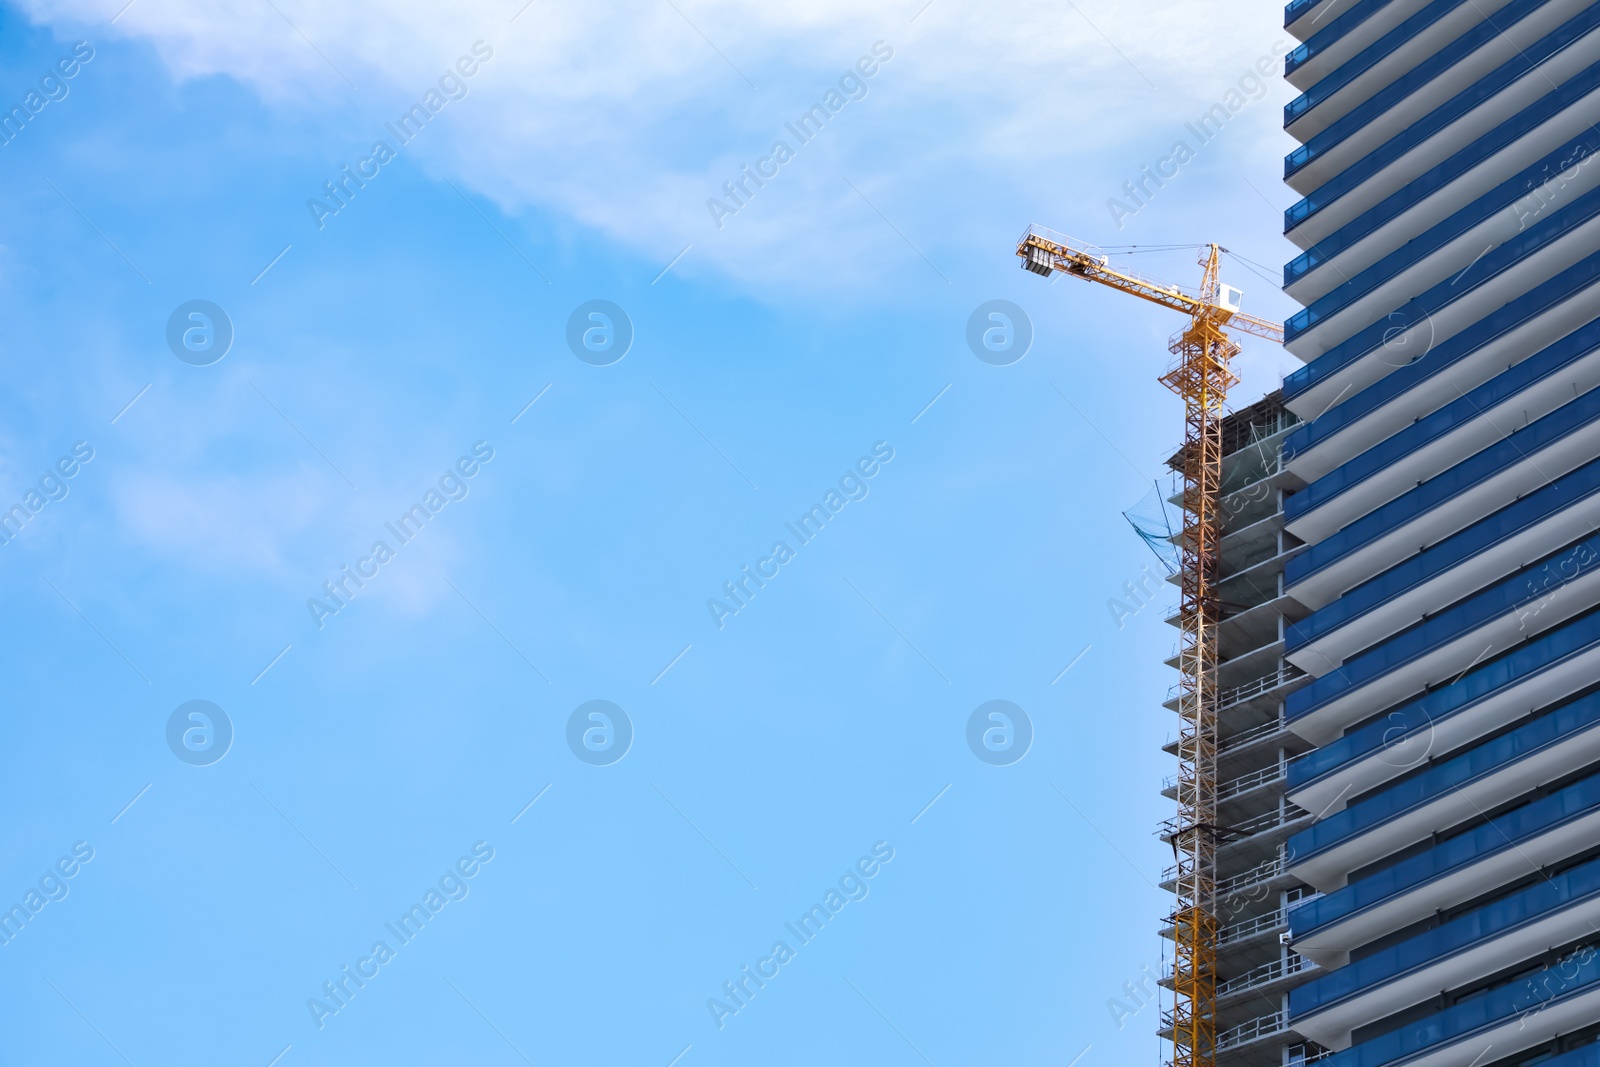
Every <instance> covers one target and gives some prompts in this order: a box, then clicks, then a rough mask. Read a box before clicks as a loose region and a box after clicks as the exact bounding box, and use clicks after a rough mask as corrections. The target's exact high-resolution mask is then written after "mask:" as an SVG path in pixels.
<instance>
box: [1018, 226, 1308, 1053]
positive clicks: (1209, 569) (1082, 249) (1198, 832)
mask: <svg viewBox="0 0 1600 1067" xmlns="http://www.w3.org/2000/svg"><path fill="white" fill-rule="evenodd" d="M1222 251H1223V249H1222V248H1221V246H1220V245H1215V244H1213V245H1209V246H1202V247H1201V256H1200V264H1201V265H1202V266H1203V267H1205V272H1204V274H1203V275H1202V276H1201V279H1200V288H1199V290H1198V291H1197V292H1190V291H1186V290H1183V289H1180V288H1179V287H1178V286H1175V285H1167V284H1163V283H1160V282H1156V281H1152V280H1150V279H1149V278H1144V277H1141V276H1140V275H1138V274H1135V273H1133V272H1131V271H1126V270H1120V269H1114V268H1112V267H1111V265H1110V257H1109V256H1107V255H1106V254H1105V253H1103V252H1102V251H1101V250H1100V249H1098V248H1095V247H1094V246H1093V245H1086V244H1084V243H1082V242H1079V241H1074V240H1073V239H1072V238H1070V237H1067V236H1065V235H1063V234H1058V233H1055V232H1053V231H1051V230H1046V229H1043V228H1041V227H1037V226H1030V227H1028V231H1027V232H1026V233H1024V234H1023V235H1022V239H1021V240H1020V241H1018V242H1017V255H1018V256H1020V257H1022V266H1023V267H1024V268H1025V269H1027V270H1030V271H1033V272H1034V273H1035V274H1039V275H1043V276H1045V277H1048V276H1049V275H1050V273H1051V272H1052V271H1061V272H1062V273H1064V274H1066V275H1068V276H1069V277H1075V278H1082V279H1083V280H1085V281H1090V282H1098V283H1100V284H1101V285H1106V286H1110V287H1111V288H1113V289H1116V290H1119V291H1121V292H1124V293H1129V294H1131V295H1133V296H1137V297H1139V298H1141V299H1144V300H1148V301H1150V302H1151V303H1153V304H1160V305H1161V306H1162V307H1167V308H1171V309H1172V310H1173V311H1178V312H1182V313H1183V314H1185V315H1187V316H1188V317H1189V322H1188V324H1187V325H1186V326H1184V328H1183V329H1181V330H1179V331H1178V332H1177V333H1176V334H1174V335H1173V336H1172V340H1171V343H1170V344H1169V345H1168V346H1167V349H1168V351H1170V352H1171V353H1172V354H1173V355H1174V356H1176V357H1177V359H1176V360H1175V361H1174V362H1173V364H1172V365H1171V366H1170V367H1169V368H1168V370H1167V372H1166V373H1165V374H1163V375H1162V376H1161V378H1160V381H1161V384H1162V385H1165V386H1166V387H1167V388H1168V389H1171V390H1172V391H1173V392H1174V393H1177V394H1178V395H1179V396H1180V397H1182V398H1183V417H1184V442H1183V530H1182V533H1181V535H1180V537H1179V546H1178V547H1179V551H1180V554H1181V560H1182V571H1181V580H1182V586H1181V587H1182V594H1181V596H1182V599H1181V602H1180V605H1179V612H1178V618H1179V626H1180V628H1181V631H1182V638H1181V642H1180V646H1179V653H1178V670H1179V672H1180V675H1181V677H1180V679H1179V699H1178V716H1179V720H1180V724H1179V738H1178V790H1177V793H1178V813H1177V816H1176V818H1174V819H1173V820H1172V821H1171V822H1169V823H1168V824H1167V826H1166V833H1165V834H1164V835H1163V836H1164V837H1165V838H1166V839H1167V840H1168V841H1170V842H1171V844H1172V848H1173V851H1174V852H1175V853H1176V854H1177V871H1178V876H1177V889H1176V894H1177V906H1176V908H1175V909H1174V911H1173V914H1172V917H1171V919H1170V920H1169V921H1170V922H1171V923H1172V924H1173V942H1174V945H1175V946H1176V947H1175V949H1174V952H1173V968H1172V988H1173V1005H1172V1012H1171V1015H1170V1016H1169V1018H1168V1020H1167V1021H1168V1022H1169V1023H1170V1025H1171V1026H1172V1043H1173V1056H1172V1065H1173V1067H1213V1065H1214V1063H1215V1060H1216V1055H1215V1053H1216V1038H1217V1028H1216V988H1217V975H1216V948H1217V913H1216V900H1215V896H1216V849H1217V841H1218V838H1219V837H1220V836H1221V834H1222V833H1223V829H1222V828H1221V827H1219V826H1218V825H1217V674H1216V666H1217V623H1218V621H1219V619H1220V602H1219V600H1218V596H1217V591H1216V587H1217V582H1218V580H1219V577H1220V576H1219V575H1218V573H1217V571H1218V566H1219V563H1220V555H1221V553H1220V550H1219V548H1218V543H1219V541H1220V539H1221V536H1222V528H1221V527H1222V521H1221V520H1222V508H1221V503H1222V501H1221V495H1222V420H1223V410H1222V408H1223V402H1224V401H1225V400H1226V399H1227V395H1228V387H1229V386H1231V385H1235V384H1237V383H1238V380H1239V379H1238V378H1237V377H1236V376H1235V375H1234V374H1233V373H1232V372H1231V371H1230V370H1229V369H1228V362H1229V360H1231V359H1232V358H1233V357H1234V356H1235V355H1237V354H1238V352H1239V346H1238V345H1237V344H1235V343H1234V342H1233V339H1232V338H1231V337H1229V335H1228V331H1229V330H1233V331H1237V332H1239V333H1247V334H1250V335H1252V336H1254V337H1262V338H1265V339H1267V340H1269V341H1276V342H1277V343H1279V344H1282V343H1283V327H1282V326H1280V325H1279V324H1278V323H1275V322H1269V321H1267V320H1266V319H1258V318H1256V317H1254V316H1252V315H1246V314H1244V313H1243V312H1241V311H1240V310H1239V298H1240V295H1241V294H1240V293H1239V291H1238V290H1237V289H1234V288H1233V287H1231V286H1228V285H1224V284H1223V283H1222V281H1221V279H1220V278H1219V277H1218V273H1219V260H1220V253H1221V252H1222Z"/></svg>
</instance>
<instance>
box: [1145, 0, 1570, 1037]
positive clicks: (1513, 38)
mask: <svg viewBox="0 0 1600 1067" xmlns="http://www.w3.org/2000/svg"><path fill="white" fill-rule="evenodd" d="M1285 24H1286V26H1287V28H1288V30H1289V31H1290V33H1292V34H1293V35H1294V36H1295V37H1296V38H1297V39H1298V40H1300V41H1302V42H1303V43H1302V44H1301V45H1300V47H1299V48H1297V49H1296V50H1295V51H1294V52H1292V53H1290V55H1289V56H1288V57H1287V59H1286V61H1285V75H1286V77H1287V78H1288V80H1289V81H1290V82H1291V83H1292V84H1293V85H1294V86H1295V87H1296V89H1298V90H1299V91H1300V93H1301V95H1299V96H1298V97H1297V98H1295V99H1294V100H1293V101H1292V102H1291V103H1290V104H1289V105H1288V106H1287V107H1286V108H1285V112H1284V120H1285V129H1287V130H1288V132H1289V133H1291V134H1292V135H1293V136H1294V138H1295V140H1296V141H1297V142H1299V145H1300V146H1299V147H1298V148H1296V149H1295V150H1294V151H1293V152H1292V153H1291V154H1290V155H1289V156H1288V158H1287V159H1286V160H1285V174H1286V180H1287V182H1288V184H1289V185H1290V187H1291V188H1292V189H1293V190H1294V191H1295V192H1296V193H1297V194H1299V195H1300V196H1301V197H1303V199H1301V200H1300V201H1299V202H1298V203H1296V204H1295V205H1294V206H1293V207H1291V208H1290V209H1289V210H1288V211H1287V212H1286V213H1285V219H1284V223H1285V232H1286V234H1287V235H1288V237H1289V238H1290V240H1292V241H1293V242H1294V243H1295V244H1296V245H1297V246H1298V247H1299V248H1301V249H1302V250H1303V254H1302V255H1300V256H1299V257H1297V258H1296V259H1294V260H1293V261H1292V262H1290V263H1289V264H1288V265H1287V266H1286V267H1285V268H1284V288H1285V291H1286V292H1287V293H1288V294H1289V295H1290V296H1292V297H1293V298H1294V299H1295V300H1296V301H1297V302H1298V303H1299V304H1301V305H1302V306H1303V310H1302V311H1300V312H1299V313H1298V314H1296V315H1295V316H1294V317H1292V318H1291V319H1290V320H1289V321H1288V322H1286V323H1285V324H1284V343H1285V345H1286V347H1287V348H1288V350H1289V351H1290V352H1291V353H1293V354H1294V355H1295V356H1297V357H1299V358H1300V359H1301V360H1303V361H1304V363H1305V366H1304V367H1302V368H1301V369H1300V370H1298V371H1296V372H1295V373H1294V374H1292V375H1290V376H1289V377H1288V378H1287V379H1286V380H1285V381H1284V383H1283V388H1282V390H1281V392H1278V393H1274V394H1273V395H1271V396H1269V397H1267V398H1266V399H1265V400H1263V401H1261V402H1259V403H1256V404H1253V405H1251V406H1249V407H1245V408H1240V409H1239V410H1237V411H1235V412H1234V413H1233V414H1231V415H1230V416H1228V417H1227V419H1225V420H1224V422H1223V424H1222V426H1221V428H1220V431H1219V438H1220V441H1221V445H1220V453H1221V457H1220V478H1221V482H1220V484H1219V485H1218V487H1217V500H1218V501H1219V502H1220V507H1219V508H1218V516H1217V521H1218V541H1217V546H1216V563H1215V567H1216V570H1215V574H1214V577H1213V579H1212V581H1213V584H1214V588H1215V610H1216V621H1215V628H1216V632H1215V659H1214V662H1213V663H1212V664H1211V665H1210V669H1212V670H1213V671H1214V672H1215V676H1214V679H1213V680H1212V685H1213V687H1214V699H1213V702H1212V705H1211V708H1212V714H1213V719H1214V729H1215V753H1214V764H1213V766H1214V777H1213V779H1212V780H1211V782H1210V786H1209V788H1210V789H1211V791H1212V796H1211V798H1210V805H1211V806H1210V808H1209V809H1208V810H1210V811H1212V812H1214V816H1215V817H1214V820H1213V821H1212V822H1211V823H1210V825H1209V827H1208V828H1206V829H1207V830H1208V832H1209V834H1210V838H1211V848H1212V858H1213V872H1212V885H1211V896H1210V898H1209V900H1208V901H1207V902H1206V904H1207V906H1208V907H1209V908H1210V910H1211V920H1212V922H1211V925H1210V927H1209V929H1201V930H1197V931H1188V932H1186V931H1184V930H1183V929H1182V928H1181V924H1180V923H1179V922H1177V921H1174V922H1169V923H1168V924H1167V927H1166V932H1167V933H1168V934H1169V936H1174V937H1175V938H1178V939H1179V940H1182V939H1183V938H1184V937H1185V936H1189V937H1191V938H1197V937H1198V938H1202V939H1205V940H1208V944H1205V945H1202V946H1200V947H1198V948H1196V949H1193V950H1191V955H1192V957H1193V962H1192V963H1191V965H1190V966H1191V969H1192V970H1193V971H1195V972H1198V971H1199V970H1201V969H1203V968H1205V967H1210V968H1211V971H1210V973H1209V974H1200V973H1192V974H1189V975H1185V974H1184V963H1183V953H1182V952H1181V951H1180V952H1179V953H1178V957H1179V965H1178V967H1177V968H1176V969H1175V978H1176V981H1177V983H1178V987H1177V988H1176V989H1175V990H1174V997H1173V1003H1174V1005H1175V1008H1174V1012H1173V1013H1172V1014H1171V1015H1170V1016H1169V1017H1168V1019H1167V1020H1165V1022H1166V1025H1167V1026H1168V1029H1167V1031H1166V1033H1165V1036H1166V1037H1167V1038H1168V1039H1169V1040H1172V1041H1173V1042H1174V1051H1175V1055H1174V1059H1175V1061H1176V1062H1179V1063H1215V1064H1218V1065H1229V1067H1234V1065H1237V1067H1255V1065H1261V1067H1265V1065H1268V1064H1289V1063H1299V1062H1309V1061H1313V1060H1320V1059H1326V1060H1328V1061H1329V1063H1330V1064H1336V1065H1339V1067H1345V1065H1348V1067H1399V1065H1406V1067H1413V1065H1415V1067H1422V1065H1427V1067H1521V1065H1524V1064H1532V1063H1535V1062H1543V1063H1548V1064H1550V1065H1551V1067H1558V1065H1559V1067H1597V1065H1600V1044H1597V1043H1596V1039H1597V1037H1600V388H1597V386H1600V285H1597V282H1600V166H1597V165H1593V164H1592V163H1591V159H1592V157H1593V156H1594V154H1595V153H1596V152H1597V151H1600V129H1597V128H1596V126H1595V125H1594V122H1595V120H1596V119H1597V118H1600V34H1597V33H1596V32H1595V30H1596V29H1597V27H1600V3H1585V2H1582V0H1510V2H1507V0H1432V2H1427V0H1295V2H1294V3H1292V4H1290V5H1289V7H1288V8H1287V9H1286V12H1285ZM1191 440H1192V433H1191ZM1189 447H1192V445H1186V448H1189ZM1191 459H1192V457H1190V456H1188V455H1186V453H1185V451H1182V450H1180V452H1179V453H1178V454H1177V455H1176V456H1174V459H1173V465H1174V469H1175V470H1178V471H1180V472H1181V471H1182V470H1183V469H1184V467H1185V463H1186V462H1189V461H1191ZM1173 499H1174V503H1175V504H1176V505H1177V506H1178V507H1180V508H1184V507H1190V506H1191V505H1192V501H1186V500H1185V498H1184V497H1183V496H1182V495H1181V494H1180V495H1175V496H1174V498H1173ZM1190 518H1191V520H1192V515H1191V516H1190ZM1183 578H1184V576H1183V575H1182V574H1180V575H1179V576H1178V580H1179V581H1180V583H1181V582H1182V580H1183ZM1182 615H1183V613H1182V611H1180V612H1179V615H1178V616H1176V617H1175V618H1174V620H1173V621H1174V622H1176V623H1179V624H1180V625H1181V624H1182V623H1183V622H1184V619H1183V617H1182ZM1181 655H1182V648H1181V647H1180V650H1179V656H1178V657H1175V658H1174V660H1173V661H1172V664H1173V666H1175V667H1179V668H1180V669H1181V668H1182V666H1183V664H1182V662H1181ZM1183 698H1184V693H1183V691H1182V689H1181V687H1180V690H1178V691H1175V692H1174V694H1173V699H1172V701H1171V702H1169V706H1171V707H1173V708H1174V710H1180V711H1181V704H1182V700H1183ZM1173 751H1174V754H1175V755H1179V756H1180V759H1181V757H1182V755H1183V754H1182V752H1181V751H1180V750H1179V745H1174V746H1173ZM1180 777H1181V776H1180ZM1182 788H1183V783H1182V782H1181V780H1180V781H1178V782H1175V783H1173V786H1172V788H1171V789H1169V792H1171V793H1172V794H1173V795H1174V797H1175V799H1178V800H1179V801H1180V803H1182V802H1184V798H1183V796H1182V795H1181V789H1182ZM1184 810H1186V808H1184V807H1180V817H1179V820H1177V822H1176V823H1175V824H1174V827H1173V828H1169V833H1170V830H1171V829H1179V830H1181V829H1182V820H1183V817H1184V816H1183V814H1182V812H1183V811H1184ZM1182 866H1183V863H1182V856H1181V855H1180V863H1179V864H1178V866H1177V868H1175V869H1174V870H1173V871H1172V872H1170V876H1169V880H1168V885H1169V887H1170V888H1173V889H1174V890H1175V891H1176V892H1178V893H1179V906H1178V908H1177V909H1176V910H1175V912H1174V916H1175V919H1176V918H1178V917H1181V915H1182V912H1183V908H1184V906H1185V901H1184V900H1183V896H1182V886H1181V885H1180V884H1179V883H1180V881H1181V876H1182V869H1181V868H1182ZM1185 982H1187V983H1189V984H1190V986H1191V987H1197V988H1199V989H1200V991H1201V992H1202V993H1204V994H1205V995H1206V996H1207V997H1209V1001H1207V1000H1204V999H1198V998H1196V997H1195V996H1194V993H1193V989H1192V988H1191V990H1190V991H1189V992H1187V993H1186V992H1185V989H1184V983H1185ZM1186 1001H1187V1002H1188V1004H1189V1005H1190V1006H1191V1010H1203V1009H1205V1008H1209V1010H1210V1013H1211V1018H1210V1025H1209V1026H1204V1025H1198V1026H1197V1025H1188V1026H1187V1027H1186V1025H1185V1019H1184V1015H1185V1002H1186Z"/></svg>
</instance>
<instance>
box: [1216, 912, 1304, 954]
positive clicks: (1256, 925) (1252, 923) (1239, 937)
mask: <svg viewBox="0 0 1600 1067" xmlns="http://www.w3.org/2000/svg"><path fill="white" fill-rule="evenodd" d="M1288 925H1289V916H1288V915H1287V914H1286V913H1285V912H1284V910H1283V909H1282V908H1279V909H1278V910H1277V911H1269V912H1267V913H1266V914H1265V915H1257V916H1256V917H1255V918H1254V919H1246V920H1245V921H1244V922H1241V923H1234V924H1233V925H1232V926H1224V927H1223V928H1222V929H1221V930H1219V931H1217V947H1218V948H1223V947H1225V946H1227V945H1232V944H1235V943H1237V942H1239V941H1248V940H1249V939H1250V938H1252V937H1255V936H1256V935H1258V934H1264V933H1266V932H1267V931H1269V930H1274V929H1277V928H1278V927H1280V926H1288Z"/></svg>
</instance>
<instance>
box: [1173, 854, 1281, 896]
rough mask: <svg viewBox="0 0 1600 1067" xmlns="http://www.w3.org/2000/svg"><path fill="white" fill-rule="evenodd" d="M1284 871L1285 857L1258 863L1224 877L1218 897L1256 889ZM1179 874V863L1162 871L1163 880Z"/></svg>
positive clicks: (1217, 886)
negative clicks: (1246, 869)
mask: <svg viewBox="0 0 1600 1067" xmlns="http://www.w3.org/2000/svg"><path fill="white" fill-rule="evenodd" d="M1282 873H1283V857H1282V856H1274V857H1273V858H1272V859H1270V860H1266V861H1264V862H1262V863H1258V864H1256V865H1255V866H1254V867H1251V868H1250V869H1249V870H1248V871H1240V872H1239V873H1238V874H1235V875H1232V876H1231V877H1228V878H1224V879H1222V880H1221V881H1219V882H1218V883H1217V885H1216V890H1215V891H1216V894H1217V896H1218V897H1225V896H1228V895H1229V894H1231V893H1240V892H1243V891H1245V890H1247V889H1254V888H1255V887H1256V886H1258V885H1260V884H1261V883H1262V882H1270V881H1272V880H1273V879H1274V878H1276V877H1278V875H1280V874H1282ZM1177 876H1178V865H1177V864H1173V865H1172V866H1170V867H1168V868H1167V869H1166V870H1164V871H1162V872H1161V880H1162V881H1163V882H1170V881H1172V879H1174V878H1176V877H1177Z"/></svg>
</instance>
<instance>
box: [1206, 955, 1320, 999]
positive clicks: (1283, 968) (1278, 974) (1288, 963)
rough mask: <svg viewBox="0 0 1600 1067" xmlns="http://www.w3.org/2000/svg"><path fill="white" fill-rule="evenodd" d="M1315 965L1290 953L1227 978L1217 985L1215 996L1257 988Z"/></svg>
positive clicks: (1310, 968)
mask: <svg viewBox="0 0 1600 1067" xmlns="http://www.w3.org/2000/svg"><path fill="white" fill-rule="evenodd" d="M1316 966H1317V965H1316V964H1315V963H1312V962H1311V961H1310V960H1309V959H1307V958H1306V957H1304V956H1299V955H1295V954H1292V953H1291V954H1290V955H1288V956H1284V957H1282V958H1280V959H1275V960H1271V961H1269V962H1267V963H1263V964H1262V965H1261V966H1259V967H1252V968H1250V969H1249V970H1248V971H1246V972H1244V973H1243V974H1241V975H1238V976H1236V977H1234V978H1230V979H1228V980H1227V981H1226V982H1222V983H1221V984H1219V985H1218V986H1217V996H1218V997H1224V996H1229V995H1231V994H1234V993H1244V992H1248V991H1249V990H1252V989H1259V988H1260V987H1262V986H1265V985H1271V984H1272V983H1273V982H1281V981H1283V980H1284V979H1285V978H1290V977H1293V976H1294V975H1297V974H1299V973H1300V972H1301V971H1309V970H1313V969H1314V968H1315V967H1316Z"/></svg>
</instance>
